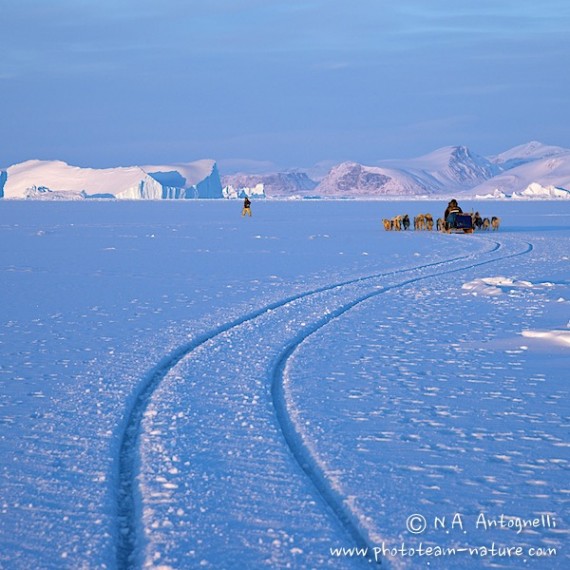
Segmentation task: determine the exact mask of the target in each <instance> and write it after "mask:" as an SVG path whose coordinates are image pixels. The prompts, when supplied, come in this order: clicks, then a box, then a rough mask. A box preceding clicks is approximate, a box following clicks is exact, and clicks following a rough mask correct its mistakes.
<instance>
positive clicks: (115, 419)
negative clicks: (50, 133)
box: [0, 202, 568, 568]
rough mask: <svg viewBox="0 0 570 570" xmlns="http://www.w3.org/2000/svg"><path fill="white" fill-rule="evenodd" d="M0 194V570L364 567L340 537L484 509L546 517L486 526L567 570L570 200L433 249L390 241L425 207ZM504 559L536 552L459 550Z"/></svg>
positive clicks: (437, 240)
mask: <svg viewBox="0 0 570 570" xmlns="http://www.w3.org/2000/svg"><path fill="white" fill-rule="evenodd" d="M0 206H1V208H2V210H3V220H4V222H3V223H2V224H0V232H1V233H2V238H3V243H4V244H6V247H5V248H4V249H3V250H2V256H1V258H0V270H1V273H0V275H1V276H2V291H3V297H4V299H3V306H2V311H3V322H2V331H1V332H0V342H1V343H2V344H1V346H2V354H3V359H2V363H1V368H0V372H1V374H2V376H1V388H2V390H1V392H0V394H1V399H0V418H1V422H2V424H1V425H2V431H1V432H0V433H1V434H2V436H1V439H0V442H1V445H2V452H3V453H2V455H1V456H2V457H3V459H2V460H1V461H2V463H1V464H0V469H1V473H2V483H3V485H2V496H1V497H0V498H1V502H0V504H1V505H2V517H0V521H1V522H0V525H1V528H0V530H1V532H0V536H1V537H2V544H1V545H0V546H1V548H0V552H1V553H2V554H0V566H2V567H4V566H6V567H16V568H18V567H29V566H30V565H36V566H40V567H45V568H61V567H69V568H81V567H101V568H105V567H107V568H114V567H129V566H131V565H134V566H135V567H139V566H147V567H160V566H163V567H173V568H176V567H213V568H240V567H243V564H247V566H248V567H250V568H264V567H271V568H274V567H283V568H287V567H291V568H313V567H334V568H344V567H347V568H348V567H353V566H354V565H356V566H358V565H361V564H365V563H366V560H365V559H363V558H362V557H360V558H358V557H356V558H348V557H344V558H335V557H334V556H331V554H330V548H331V547H335V546H339V545H343V546H351V545H353V544H355V543H358V539H359V538H361V539H362V540H363V541H364V542H366V543H367V544H369V545H370V546H373V545H375V544H377V542H378V540H380V539H384V540H386V541H388V542H390V543H392V542H395V541H399V540H400V539H401V538H403V537H404V538H406V540H412V539H413V537H411V536H410V535H409V534H407V533H406V530H405V516H406V515H408V514H412V512H423V513H425V515H426V516H427V517H428V518H430V517H432V516H433V515H434V514H437V515H442V514H450V513H451V512H456V511H457V512H462V513H464V514H465V517H466V519H468V518H469V517H473V516H475V513H477V512H478V511H479V510H480V509H483V510H489V511H490V512H491V513H495V514H496V513H498V512H499V511H506V512H507V514H512V515H518V516H524V517H528V516H531V515H532V514H535V513H544V512H549V513H553V516H554V515H555V516H556V519H557V521H558V523H559V527H558V528H557V529H554V530H552V529H543V528H540V529H538V530H537V531H534V532H533V533H530V534H529V531H528V530H527V531H525V533H524V534H523V535H522V537H516V540H514V539H513V536H512V535H511V534H507V535H506V536H505V533H507V531H503V532H502V533H499V531H496V532H497V533H499V534H498V536H495V535H493V534H492V533H491V531H489V533H487V535H486V536H484V537H483V538H485V539H486V540H487V539H488V538H489V537H490V536H492V537H493V538H494V539H496V541H497V542H501V541H502V542H503V543H505V544H514V543H521V544H524V545H530V544H535V545H547V544H551V545H555V546H556V547H558V549H559V550H560V551H561V552H560V553H559V554H558V555H557V556H556V557H552V558H550V559H548V560H546V561H545V560H542V561H540V560H538V561H537V560H534V561H530V562H528V564H529V566H531V565H533V564H534V566H532V567H536V568H557V567H560V568H562V567H564V566H565V563H566V562H567V553H564V551H563V548H562V546H563V545H564V541H565V540H566V542H567V530H566V526H565V520H567V510H566V509H567V503H566V502H565V497H567V492H568V491H567V485H566V483H565V482H566V479H565V478H564V477H563V476H564V475H565V474H566V471H567V465H568V463H567V462H568V455H567V440H565V439H564V431H563V429H564V425H565V424H564V420H563V418H564V414H566V415H567V389H566V387H565V386H564V384H563V381H562V379H563V377H564V374H563V370H564V362H565V360H564V358H565V357H566V352H565V350H567V349H566V348H565V345H563V344H555V343H554V342H552V339H553V338H554V337H556V338H558V337H564V333H565V329H566V328H567V326H566V325H567V323H568V309H567V308H568V302H567V300H566V299H567V298H568V265H567V257H566V263H564V257H565V256H567V254H568V253H567V252H568V247H567V245H568V212H566V213H565V212H564V211H563V210H562V211H560V210H559V211H558V212H556V213H555V214H554V215H553V212H552V206H550V205H548V204H540V205H535V204H532V205H526V204H497V205H496V206H495V204H493V208H495V207H496V208H497V213H498V214H499V215H501V216H502V217H503V220H504V226H503V227H502V231H501V232H499V233H498V234H475V235H473V236H442V235H437V234H427V233H422V234H419V233H416V234H414V233H408V234H404V233H402V234H396V233H385V232H383V230H381V229H380V220H381V218H382V217H384V214H386V216H390V215H393V214H392V213H391V212H390V209H393V210H394V212H401V211H405V210H406V211H408V212H409V213H410V214H413V208H417V211H424V210H426V206H427V209H429V208H431V207H432V206H433V205H432V204H428V203H417V204H400V203H390V204H379V203H373V204H372V205H371V204H370V203H342V202H340V203H315V204H311V203H301V204H287V203H267V204H254V217H253V218H252V219H251V220H249V219H248V220H243V219H240V218H239V207H238V208H236V207H235V205H234V204H227V203H217V204H210V203H194V204H181V205H178V204H176V205H173V204H156V203H155V204H111V203H108V204H94V203H90V204H73V205H71V204H27V203H23V204H0ZM489 207H490V206H489V204H488V203H486V204H485V205H484V206H481V211H482V210H484V209H488V208H489ZM556 207H557V209H559V208H561V207H562V208H564V206H559V205H556ZM376 208H378V210H376ZM501 208H503V209H505V211H499V210H500V209H501ZM434 211H435V210H434ZM511 220H513V221H512V222H511ZM509 256H510V257H509ZM487 262H488V263H487ZM367 277H369V278H368V279H363V278H367ZM524 282H526V283H527V285H525V286H520V284H521V283H524ZM473 283H475V284H481V283H482V284H484V285H485V286H491V287H495V288H497V289H498V290H499V292H500V294H498V295H487V294H485V293H482V292H481V291H480V290H478V289H477V287H474V288H473V287H471V288H470V289H469V288H463V286H464V285H466V284H467V285H468V284H473ZM547 283H549V284H550V285H546V284H547ZM528 284H530V285H528ZM327 286H329V287H330V288H327ZM311 291H312V292H313V293H312V294H308V293H310V292H311ZM267 306H271V308H270V309H269V310H263V307H267ZM457 314H460V315H461V319H460V320H459V324H460V325H461V324H462V323H463V322H465V321H466V322H468V323H469V326H468V327H463V328H460V329H458V328H457V327H456V326H450V325H449V323H450V321H451V322H454V321H453V319H454V318H455V316H456V315H457ZM222 329H223V330H222ZM216 331H219V334H215V333H216ZM524 331H526V333H527V336H524V337H523V336H522V335H523V332H524ZM539 333H543V334H542V336H541V335H540V334H539ZM528 334H530V336H528ZM533 334H534V335H535V336H532V335H533ZM537 335H538V336H537ZM207 337H210V338H207ZM538 337H540V338H538ZM197 339H202V340H201V341H200V343H199V345H197V343H196V340H197ZM181 347H182V349H184V348H188V350H187V351H186V353H185V354H184V350H182V354H179V355H178V356H177V357H176V358H173V354H176V350H177V349H178V350H180V349H181ZM159 362H163V363H164V364H165V366H164V367H163V368H164V370H163V375H162V376H161V377H160V378H158V381H157V382H156V383H155V384H152V382H151V381H150V378H151V375H152V371H153V370H156V367H157V364H158V363H159ZM149 382H150V383H149ZM144 385H149V386H150V389H149V391H148V393H147V394H146V395H144ZM280 386H282V388H280ZM137 394H139V395H140V394H143V396H144V397H143V398H142V400H137V398H136V395H137ZM133 410H135V411H136V413H135V414H134V415H133V414H131V413H130V412H132V411H133ZM129 422H131V423H130V428H131V429H130V430H128V431H132V432H133V436H132V438H131V439H129V438H127V439H126V442H127V444H126V448H127V450H126V453H122V452H121V449H122V448H124V447H125V446H124V445H123V446H122V444H124V442H125V435H124V434H125V427H126V426H127V425H129ZM284 432H285V435H284ZM121 456H126V458H127V459H128V461H127V463H129V462H130V464H131V465H132V467H133V471H132V473H130V475H129V477H130V480H131V484H130V491H131V492H132V496H133V500H132V502H131V503H130V504H131V507H130V508H127V509H126V511H125V512H124V513H122V514H121V516H123V517H124V519H125V520H123V521H120V520H118V515H119V507H118V498H119V497H120V495H121V493H120V490H124V485H123V484H122V483H121V467H120V457H121ZM300 462H301V463H302V464H303V465H299V463H300ZM127 472H128V471H127ZM442 506H445V508H446V509H445V511H444V512H440V509H441V507H442ZM469 531H470V533H469V534H468V535H467V539H468V540H467V539H465V540H463V537H461V538H462V540H461V541H460V540H459V539H457V537H455V536H454V535H453V534H451V535H450V537H449V540H450V541H452V540H457V541H458V542H465V541H466V540H467V542H469V543H470V542H474V541H475V539H476V538H480V537H479V535H477V534H474V533H473V532H472V529H471V528H470V529H469ZM494 532H495V531H494ZM121 534H126V535H127V540H126V541H125V540H123V542H121V540H120V539H119V535H121ZM355 534H356V535H357V536H356V537H355ZM479 534H481V533H479ZM423 538H424V539H425V540H426V541H431V542H432V543H434V544H435V543H440V544H443V543H444V542H445V537H444V536H443V535H442V534H441V533H433V532H430V533H426V535H425V536H424V537H423ZM519 538H520V540H519ZM121 544H122V545H123V546H124V548H123V550H122V547H121V546H120V545H121ZM436 562H438V561H434V560H432V561H431V563H432V564H435V563H436ZM447 562H449V560H447ZM385 563H387V564H388V563H389V564H392V565H393V566H394V567H398V566H402V567H409V566H410V565H412V566H411V567H414V566H413V564H414V563H417V560H412V559H408V560H404V559H403V558H401V557H393V558H391V559H388V560H385ZM439 563H441V561H439ZM489 563H493V564H499V566H498V567H501V565H502V566H505V567H509V564H510V567H520V565H521V560H520V559H516V560H506V561H505V560H499V561H497V560H496V559H495V560H475V561H474V560H472V559H471V558H469V557H461V556H457V557H455V558H454V559H453V564H454V567H458V568H471V567H480V566H481V565H483V564H489ZM541 563H542V564H543V566H540V564H541ZM517 564H518V565H517ZM525 564H526V562H525ZM544 564H547V565H544ZM441 567H443V568H445V567H449V564H447V565H446V563H443V565H442V566H441Z"/></svg>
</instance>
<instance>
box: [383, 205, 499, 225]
mask: <svg viewBox="0 0 570 570" xmlns="http://www.w3.org/2000/svg"><path fill="white" fill-rule="evenodd" d="M382 223H383V224H384V229H385V230H386V231H387V232H388V231H397V232H399V231H401V230H408V229H409V228H410V226H411V223H410V217H409V216H408V214H404V215H402V216H395V217H394V218H391V219H387V218H384V219H383V220H382ZM433 225H434V224H433V217H432V215H431V214H418V215H417V216H415V217H414V230H416V231H428V232H430V231H432V230H433ZM500 225H501V220H500V218H498V217H497V216H493V217H491V218H483V217H481V215H480V214H479V212H471V213H470V214H464V213H463V210H462V209H461V208H460V206H459V204H458V203H457V200H451V201H450V202H449V204H448V205H447V208H446V209H445V213H444V214H443V217H442V218H438V219H437V220H436V223H435V227H436V230H437V231H438V232H446V233H450V232H452V231H454V230H459V231H463V232H465V233H471V232H473V231H474V230H490V229H492V230H498V229H499V226H500Z"/></svg>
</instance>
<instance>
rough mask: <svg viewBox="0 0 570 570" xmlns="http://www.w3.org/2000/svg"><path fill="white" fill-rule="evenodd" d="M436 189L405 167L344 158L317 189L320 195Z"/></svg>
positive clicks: (418, 192)
mask: <svg viewBox="0 0 570 570" xmlns="http://www.w3.org/2000/svg"><path fill="white" fill-rule="evenodd" d="M433 191H434V189H433V188H432V187H431V186H430V185H426V184H425V183H424V182H423V181H422V180H421V179H418V178H417V177H415V176H414V175H413V174H410V173H407V172H405V171H403V170H396V169H390V168H380V167H376V166H363V165H362V164H358V163H357V162H343V163H342V164H339V165H338V166H335V167H333V168H332V169H331V171H330V172H329V173H328V174H327V176H325V177H324V178H323V180H321V182H320V184H319V185H318V186H317V188H316V189H315V191H314V193H315V194H316V195H319V196H327V197H350V198H354V197H360V196H362V197H364V196H388V195H394V194H398V195H406V196H418V195H427V194H431V193H433Z"/></svg>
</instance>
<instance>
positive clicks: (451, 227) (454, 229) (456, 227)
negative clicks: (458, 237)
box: [446, 214, 475, 234]
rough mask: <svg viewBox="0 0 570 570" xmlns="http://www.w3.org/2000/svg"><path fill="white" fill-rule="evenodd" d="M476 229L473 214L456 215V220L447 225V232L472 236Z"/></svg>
mask: <svg viewBox="0 0 570 570" xmlns="http://www.w3.org/2000/svg"><path fill="white" fill-rule="evenodd" d="M474 229H475V228H474V227H473V218H472V217H471V214H456V215H455V220H453V222H452V223H451V224H448V225H447V229H446V232H447V233H448V234H450V233H465V234H472V233H473V231H474Z"/></svg>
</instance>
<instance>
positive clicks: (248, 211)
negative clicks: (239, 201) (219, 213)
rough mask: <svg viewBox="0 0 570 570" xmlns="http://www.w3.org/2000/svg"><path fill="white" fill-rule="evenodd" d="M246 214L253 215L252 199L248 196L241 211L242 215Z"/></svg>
mask: <svg viewBox="0 0 570 570" xmlns="http://www.w3.org/2000/svg"><path fill="white" fill-rule="evenodd" d="M246 214H248V215H249V216H250V217H251V201H250V199H249V198H248V197H247V196H246V197H245V200H244V201H243V209H242V211H241V215H242V216H245V215H246Z"/></svg>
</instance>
